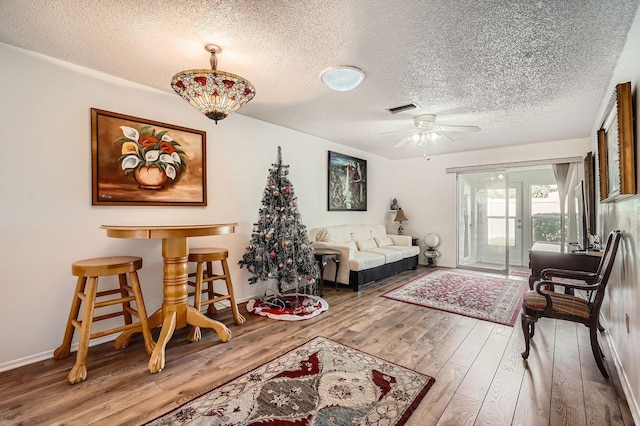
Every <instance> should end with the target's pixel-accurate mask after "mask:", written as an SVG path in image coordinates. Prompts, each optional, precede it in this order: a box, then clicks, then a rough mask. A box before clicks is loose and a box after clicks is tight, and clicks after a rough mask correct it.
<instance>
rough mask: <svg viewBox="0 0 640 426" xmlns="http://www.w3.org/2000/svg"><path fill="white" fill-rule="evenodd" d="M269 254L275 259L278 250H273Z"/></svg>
mask: <svg viewBox="0 0 640 426" xmlns="http://www.w3.org/2000/svg"><path fill="white" fill-rule="evenodd" d="M269 256H271V258H272V259H273V258H274V257H276V252H275V251H272V252H271V253H269Z"/></svg>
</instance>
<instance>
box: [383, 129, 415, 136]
mask: <svg viewBox="0 0 640 426" xmlns="http://www.w3.org/2000/svg"><path fill="white" fill-rule="evenodd" d="M415 131H416V129H402V130H393V131H391V132H382V133H378V134H379V135H390V134H392V133H402V132H415Z"/></svg>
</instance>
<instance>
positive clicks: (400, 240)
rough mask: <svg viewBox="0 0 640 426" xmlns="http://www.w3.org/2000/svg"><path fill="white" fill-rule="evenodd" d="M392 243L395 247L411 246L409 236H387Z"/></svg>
mask: <svg viewBox="0 0 640 426" xmlns="http://www.w3.org/2000/svg"><path fill="white" fill-rule="evenodd" d="M388 237H389V238H391V241H393V245H396V246H410V245H411V236H410V235H388Z"/></svg>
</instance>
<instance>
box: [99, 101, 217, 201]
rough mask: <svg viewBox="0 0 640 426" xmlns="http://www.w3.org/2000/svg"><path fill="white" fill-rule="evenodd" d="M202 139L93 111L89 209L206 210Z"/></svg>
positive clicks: (179, 130)
mask: <svg viewBox="0 0 640 426" xmlns="http://www.w3.org/2000/svg"><path fill="white" fill-rule="evenodd" d="M205 147H206V133H205V132H204V131H200V130H195V129H188V128H186V127H180V126H175V125H172V124H166V123H160V122H157V121H152V120H147V119H144V118H139V117H132V116H129V115H124V114H118V113H115V112H109V111H103V110H100V109H95V108H91V178H92V205H94V206H100V205H106V206H206V205H207V167H206V151H205V149H206V148H205Z"/></svg>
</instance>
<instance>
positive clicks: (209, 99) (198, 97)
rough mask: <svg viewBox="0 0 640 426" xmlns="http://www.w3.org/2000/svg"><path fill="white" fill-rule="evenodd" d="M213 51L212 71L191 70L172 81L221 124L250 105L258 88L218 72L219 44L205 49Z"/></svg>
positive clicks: (196, 105) (184, 94)
mask: <svg viewBox="0 0 640 426" xmlns="http://www.w3.org/2000/svg"><path fill="white" fill-rule="evenodd" d="M205 48H206V49H207V50H209V51H210V52H211V69H210V70H207V69H196V70H187V71H182V72H179V73H177V74H176V75H174V76H173V78H172V79H171V87H172V88H173V90H175V91H176V93H177V94H178V95H180V96H182V98H183V99H184V100H186V101H187V102H189V103H190V104H191V105H193V107H194V108H196V109H197V110H198V111H200V112H201V113H203V114H204V115H206V116H207V117H209V118H210V119H212V120H214V121H215V122H216V124H218V121H219V120H222V119H224V118H226V117H228V116H229V114H231V113H233V112H234V111H237V110H238V109H239V108H240V107H242V106H243V105H244V104H246V103H247V102H249V101H250V100H251V99H253V97H254V96H255V95H256V89H255V87H254V86H253V84H251V83H250V82H249V81H247V80H245V79H244V78H242V77H240V76H238V75H235V74H231V73H229V72H224V71H217V64H218V62H217V59H216V52H220V48H219V47H218V46H215V45H207V46H206V47H205Z"/></svg>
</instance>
